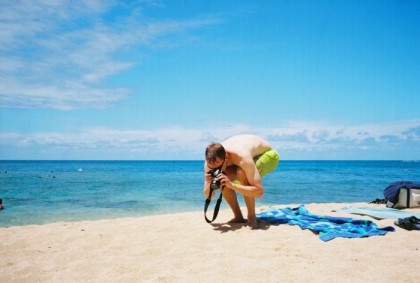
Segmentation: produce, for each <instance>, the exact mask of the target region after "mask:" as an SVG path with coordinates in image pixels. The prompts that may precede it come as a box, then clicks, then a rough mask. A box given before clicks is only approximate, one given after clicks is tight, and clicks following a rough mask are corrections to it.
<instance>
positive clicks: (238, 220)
mask: <svg viewBox="0 0 420 283" xmlns="http://www.w3.org/2000/svg"><path fill="white" fill-rule="evenodd" d="M246 222H247V221H246V219H244V218H243V217H242V218H236V217H235V218H233V219H231V220H230V221H229V222H228V223H232V224H235V223H246Z"/></svg>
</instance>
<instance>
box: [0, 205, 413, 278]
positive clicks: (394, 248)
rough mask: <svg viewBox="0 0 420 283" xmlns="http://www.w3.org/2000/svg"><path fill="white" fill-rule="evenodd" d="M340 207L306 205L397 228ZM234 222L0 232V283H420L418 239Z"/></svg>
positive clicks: (155, 221)
mask: <svg viewBox="0 0 420 283" xmlns="http://www.w3.org/2000/svg"><path fill="white" fill-rule="evenodd" d="M345 205H348V204H333V203H330V204H308V205H306V207H307V209H308V210H309V211H310V212H313V213H318V214H323V215H333V216H351V217H353V218H359V219H370V220H373V221H374V222H376V223H377V224H378V225H379V226H380V227H384V226H389V225H393V221H394V220H391V219H386V220H380V221H379V220H374V219H373V218H371V217H368V216H358V215H351V214H347V213H344V212H338V213H337V212H331V210H335V209H340V208H342V207H344V206H345ZM351 205H353V206H358V205H362V206H380V207H383V205H377V204H370V205H367V204H351ZM279 207H285V206H284V205H282V206H279ZM265 208H266V207H262V208H259V210H262V209H265ZM410 211H413V212H414V213H420V209H412V210H410ZM230 218H231V213H230V211H229V210H223V211H221V212H220V214H219V217H218V219H217V220H216V222H217V223H216V224H213V225H209V224H207V223H206V222H205V221H204V219H203V213H202V212H192V213H181V214H171V215H161V216H147V217H140V218H122V219H113V220H99V221H84V222H72V223H63V222H60V223H53V224H47V225H29V226H17V227H10V228H0V239H1V243H0V255H1V258H0V270H1V272H0V282H397V281H398V282H419V281H418V280H419V276H420V275H419V266H420V231H407V230H404V229H401V228H399V227H396V231H395V232H389V233H388V234H387V235H385V236H374V237H368V238H360V239H345V238H336V239H334V240H331V241H329V242H323V241H321V240H320V239H319V237H318V236H317V235H315V234H313V233H312V232H311V231H309V230H301V229H300V228H299V227H298V226H290V225H287V224H282V225H268V224H262V225H261V229H259V230H250V229H248V228H247V227H246V226H244V225H241V224H236V225H228V224H223V223H225V222H226V221H228V220H229V219H230ZM393 226H394V225H393Z"/></svg>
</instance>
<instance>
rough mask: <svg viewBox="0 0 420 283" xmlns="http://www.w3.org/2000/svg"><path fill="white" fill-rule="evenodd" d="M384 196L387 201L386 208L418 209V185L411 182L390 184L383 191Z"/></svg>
mask: <svg viewBox="0 0 420 283" xmlns="http://www.w3.org/2000/svg"><path fill="white" fill-rule="evenodd" d="M384 196H385V199H386V200H387V203H386V206H387V207H393V208H414V207H420V183H418V182H411V181H399V182H394V183H391V184H389V186H388V187H387V188H386V189H385V190H384Z"/></svg>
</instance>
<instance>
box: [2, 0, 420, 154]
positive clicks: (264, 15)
mask: <svg viewBox="0 0 420 283" xmlns="http://www.w3.org/2000/svg"><path fill="white" fill-rule="evenodd" d="M0 6H1V8H0V160H10V159H12V160H14V159H16V160H30V159H38V160H87V159H89V160H202V159H203V158H204V150H205V147H206V146H207V144H208V143H209V142H220V141H222V140H224V139H225V138H228V137H230V136H232V135H236V134H244V133H247V134H248V133H250V134H257V135H260V136H262V137H264V138H265V139H267V140H268V141H269V142H270V144H271V145H272V146H273V147H274V148H276V149H277V150H278V151H279V153H280V155H281V159H283V160H349V159H350V160H394V159H395V160H420V108H419V106H420V17H419V16H418V15H419V14H420V1H415V0H396V1H392V0H385V1H382V0H380V1H372V0H362V1H357V0H354V1H344V0H343V1H340V0H337V1H323V0H319V1H311V0H290V1H285V0H278V1H276V0H265V1H249V0H229V1H226V0H213V1H210V0H207V1H204V0H203V1H200V0H195V1H193V0H190V1H189V0H185V1H180V0H172V1H163V0H162V1H153V0H150V1H147V0H143V1H94V0H84V1H75V0H74V1H73V0H71V1H70V0H68V1H67V0H56V1H50V0H28V1H15V0H13V1H11V0H10V1H9V0H0Z"/></svg>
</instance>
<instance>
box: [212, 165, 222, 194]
mask: <svg viewBox="0 0 420 283" xmlns="http://www.w3.org/2000/svg"><path fill="white" fill-rule="evenodd" d="M209 173H210V174H211V176H212V177H213V179H212V181H211V184H210V188H211V189H213V190H218V189H219V188H220V181H219V180H217V175H219V174H220V173H222V168H216V169H214V170H211V171H210V172H209Z"/></svg>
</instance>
